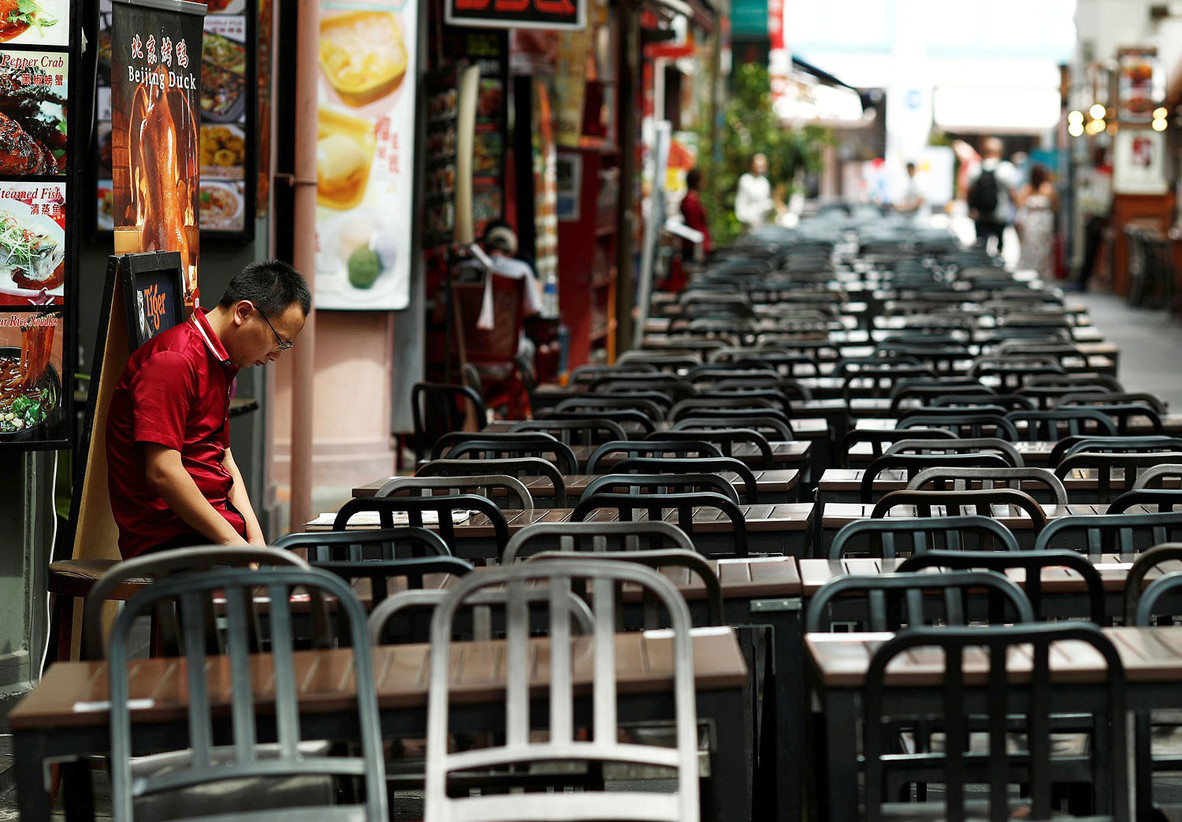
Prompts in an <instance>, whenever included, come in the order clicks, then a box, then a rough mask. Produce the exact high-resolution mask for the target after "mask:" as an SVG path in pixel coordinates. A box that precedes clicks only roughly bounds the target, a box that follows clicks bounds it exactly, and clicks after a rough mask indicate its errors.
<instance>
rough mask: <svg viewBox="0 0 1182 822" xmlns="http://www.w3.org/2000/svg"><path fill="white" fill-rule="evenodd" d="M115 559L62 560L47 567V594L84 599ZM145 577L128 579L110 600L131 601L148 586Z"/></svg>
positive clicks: (113, 592) (113, 593) (149, 582)
mask: <svg viewBox="0 0 1182 822" xmlns="http://www.w3.org/2000/svg"><path fill="white" fill-rule="evenodd" d="M118 562H119V560H116V559H64V560H61V561H60V562H53V563H50V565H49V583H48V588H49V593H51V594H56V595H58V596H67V597H85V596H86V595H87V594H89V593H90V589H91V588H93V587H94V584H95V583H96V582H98V580H99V577H101V576H102V575H103V574H105V573H106V572H107V571H109V570H111V568H112V567H114V566H115V564H116V563H118ZM151 583H152V580H151V579H149V578H147V577H141V578H138V579H129V580H127V581H126V582H124V583H123V584H122V585H120V586H119V587H117V588H116V589H115V590H114V591H112V592H111V596H110V597H109V598H110V599H116V600H126V599H131V597H132V596H134V595H135V594H136V593H138V592H139V591H140V590H141V589H142V588H144V587H145V586H147V585H150V584H151Z"/></svg>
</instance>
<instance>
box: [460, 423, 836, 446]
mask: <svg viewBox="0 0 1182 822" xmlns="http://www.w3.org/2000/svg"><path fill="white" fill-rule="evenodd" d="M691 416H692V415H691ZM514 422H515V420H493V421H492V422H490V423H489V424H488V425H486V426H485V427H484V429H483V430H484V431H487V432H488V433H490V434H507V433H509V429H510V428H512V427H513V424H514ZM542 422H545V420H542ZM791 425H792V433H793V434H795V435H796V436H798V437H800V436H807V437H810V438H812V439H816V438H817V437H820V436H824V435H826V434H828V433H829V423H828V422H827V421H825V420H824V419H821V418H818V417H812V418H808V417H800V418H797V417H793V418H792V420H791ZM622 427H623V429H624V431H625V432H627V433H628V434H630V435H631V434H635V435H636V436H635V437H633V439H638V440H642V439H644V434H643V433H642V432H641V431H640V428H639V426H636V425H632V424H624V425H623V426H622ZM672 427H673V425H672V423H669V422H666V421H664V420H662V421H661V422H658V423H657V424H656V428H657V431H669V430H671V429H672ZM572 447H573V446H572ZM575 453H576V454H577V453H578V451H577V450H576V451H575Z"/></svg>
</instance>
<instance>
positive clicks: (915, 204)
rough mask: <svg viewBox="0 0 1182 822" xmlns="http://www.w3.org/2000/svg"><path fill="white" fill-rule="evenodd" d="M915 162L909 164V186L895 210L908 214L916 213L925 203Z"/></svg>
mask: <svg viewBox="0 0 1182 822" xmlns="http://www.w3.org/2000/svg"><path fill="white" fill-rule="evenodd" d="M915 171H916V169H915V163H908V164H907V188H906V189H905V190H904V191H903V198H902V199H901V200H899V202H897V203H896V204H895V211H902V212H904V213H906V214H916V215H918V212H919V210H920V209H921V208H923V204H924V196H923V188H922V187H921V186H920V184H919V180H918V179H917V178H916V176H915Z"/></svg>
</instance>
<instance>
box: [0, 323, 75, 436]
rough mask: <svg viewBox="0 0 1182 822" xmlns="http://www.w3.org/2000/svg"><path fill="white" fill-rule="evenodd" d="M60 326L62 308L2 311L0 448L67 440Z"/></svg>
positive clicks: (63, 334) (66, 374)
mask: <svg viewBox="0 0 1182 822" xmlns="http://www.w3.org/2000/svg"><path fill="white" fill-rule="evenodd" d="M64 325H65V323H64V321H63V318H62V314H61V312H60V311H54V310H49V311H46V310H38V311H33V312H29V311H0V447H8V446H16V447H21V448H29V447H36V446H41V447H48V446H50V445H52V444H61V443H63V442H64V441H66V440H68V439H69V427H70V426H69V422H70V417H69V414H68V413H67V409H68V407H69V397H68V396H65V394H66V391H65V389H66V388H68V387H69V384H70V383H69V380H68V375H69V374H70V371H69V370H67V369H66V368H65V367H64V356H63V355H64V352H65V351H66V350H67V346H66V340H65V337H66V333H65V328H64ZM64 377H65V378H66V382H65V383H63V378H64Z"/></svg>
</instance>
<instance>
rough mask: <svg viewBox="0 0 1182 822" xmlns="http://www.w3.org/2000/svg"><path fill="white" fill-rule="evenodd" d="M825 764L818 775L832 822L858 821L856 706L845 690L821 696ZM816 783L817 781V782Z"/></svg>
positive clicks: (846, 689)
mask: <svg viewBox="0 0 1182 822" xmlns="http://www.w3.org/2000/svg"><path fill="white" fill-rule="evenodd" d="M822 703H823V705H824V710H825V716H824V723H825V726H824V727H825V744H826V762H825V773H824V775H822V776H821V779H823V780H824V781H825V782H826V785H827V788H828V790H826V792H825V794H826V795H825V801H826V802H827V804H828V808H829V817H828V818H829V819H830V820H832V822H848V820H851V819H857V818H858V772H859V769H858V739H857V724H858V706H857V700H856V698H855V693H854V691H853V690H852V689H849V688H830V689H827V690H826V691H825V692H824V694H823V696H822ZM818 781H820V780H818Z"/></svg>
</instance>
